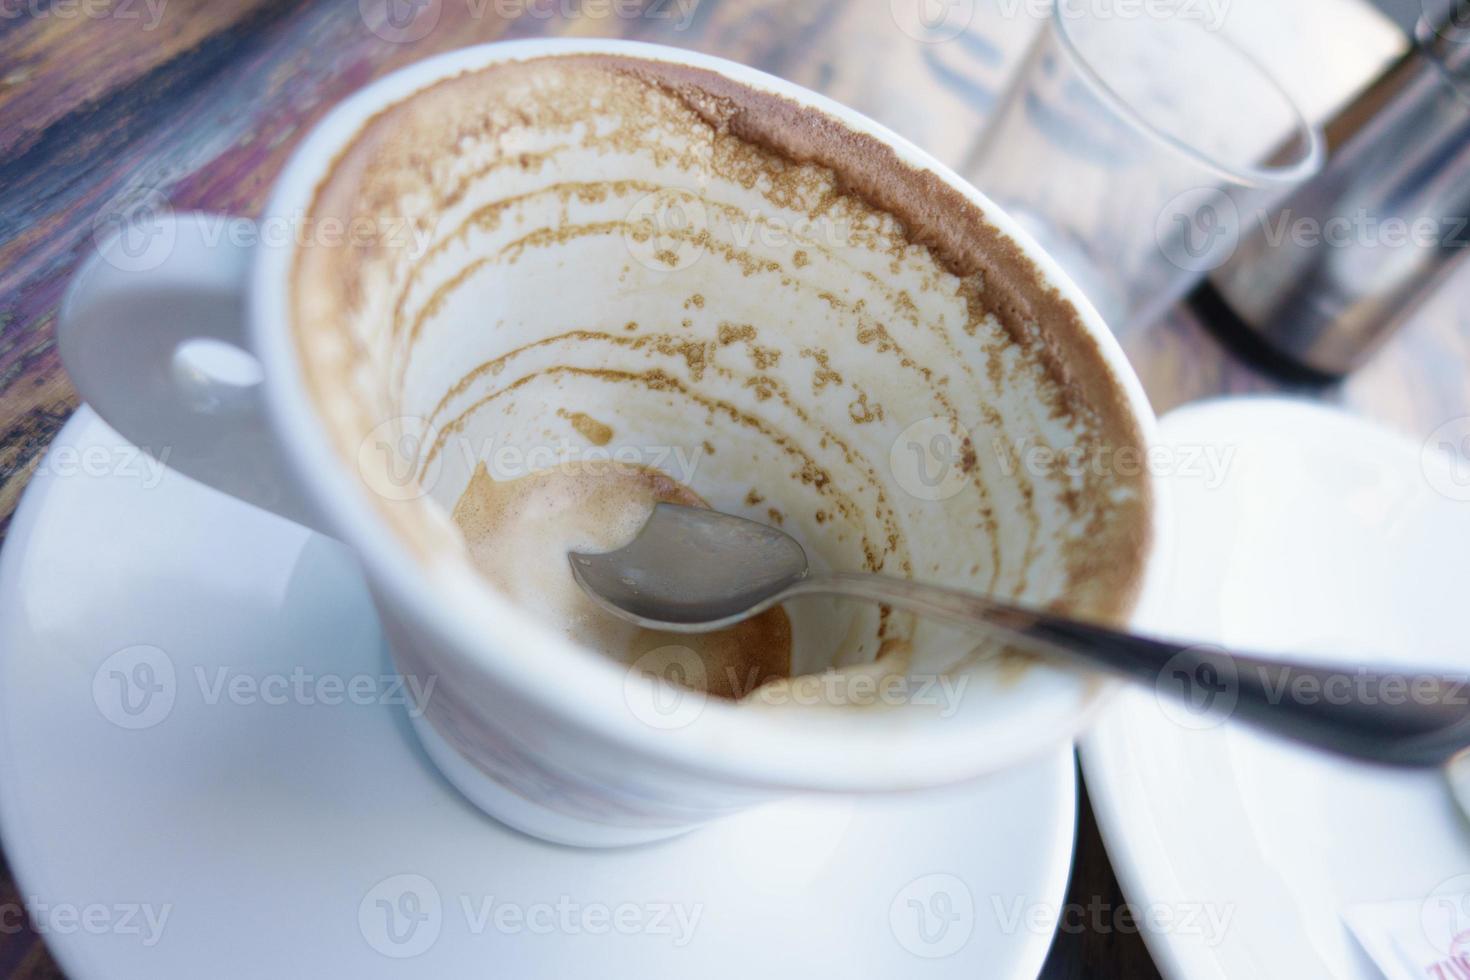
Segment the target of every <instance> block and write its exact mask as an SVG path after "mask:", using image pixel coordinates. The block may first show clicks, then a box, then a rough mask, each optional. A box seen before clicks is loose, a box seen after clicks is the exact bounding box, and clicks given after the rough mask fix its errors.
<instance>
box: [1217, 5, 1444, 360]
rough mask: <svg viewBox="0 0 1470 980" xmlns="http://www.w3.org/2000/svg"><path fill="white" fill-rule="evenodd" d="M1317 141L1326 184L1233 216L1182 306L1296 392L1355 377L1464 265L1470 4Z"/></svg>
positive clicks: (1425, 26) (1428, 29)
mask: <svg viewBox="0 0 1470 980" xmlns="http://www.w3.org/2000/svg"><path fill="white" fill-rule="evenodd" d="M1326 132H1327V140H1328V145H1329V147H1330V154H1329V157H1328V162H1327V165H1326V166H1325V167H1324V168H1323V171H1322V173H1321V174H1319V175H1318V176H1317V177H1315V178H1313V179H1312V180H1311V181H1309V182H1308V183H1306V184H1305V185H1303V186H1302V187H1301V188H1299V189H1297V190H1296V191H1294V192H1293V193H1292V194H1290V195H1289V196H1288V197H1286V198H1285V199H1284V200H1283V201H1281V202H1279V203H1278V204H1277V205H1275V206H1274V207H1273V208H1272V209H1270V210H1269V211H1268V212H1266V213H1264V214H1260V215H1251V216H1243V217H1244V218H1245V220H1243V221H1242V227H1243V231H1242V235H1241V239H1240V242H1239V244H1238V246H1237V248H1236V249H1235V251H1234V253H1233V254H1232V255H1231V257H1230V258H1229V260H1228V261H1226V262H1225V263H1224V264H1223V265H1222V266H1220V267H1219V268H1218V269H1216V270H1215V271H1214V272H1212V273H1211V274H1210V277H1209V279H1208V280H1207V281H1206V282H1205V283H1204V284H1202V285H1201V286H1200V287H1199V289H1198V290H1196V292H1195V294H1194V295H1193V296H1192V297H1191V303H1192V305H1193V306H1194V308H1195V310H1196V311H1197V312H1198V313H1199V314H1200V315H1201V316H1202V317H1203V318H1204V319H1205V321H1206V322H1207V323H1209V324H1210V325H1211V326H1212V327H1214V328H1215V329H1216V331H1217V333H1218V334H1220V335H1221V339H1222V340H1224V341H1225V342H1226V344H1227V345H1228V346H1230V347H1232V348H1233V349H1235V350H1236V352H1237V353H1241V354H1243V355H1244V356H1245V357H1246V358H1247V359H1249V360H1251V361H1253V362H1255V363H1256V364H1257V365H1258V366H1261V367H1263V368H1264V369H1266V370H1268V371H1271V372H1272V373H1275V374H1278V375H1283V376H1286V377H1288V378H1290V379H1291V380H1296V381H1331V380H1334V379H1336V378H1339V377H1341V376H1342V375H1345V374H1347V373H1348V372H1349V371H1351V370H1352V369H1353V368H1355V367H1357V366H1358V365H1359V364H1361V363H1362V362H1363V361H1364V360H1366V359H1367V357H1368V356H1369V355H1370V354H1371V353H1372V352H1373V351H1374V350H1375V349H1376V348H1377V347H1378V345H1380V344H1381V343H1383V341H1385V340H1386V339H1387V338H1388V337H1389V336H1390V335H1391V334H1392V333H1393V331H1394V330H1395V329H1396V328H1397V327H1399V326H1400V325H1402V324H1403V322H1404V321H1405V320H1406V319H1407V318H1408V316H1409V315H1410V314H1411V313H1412V312H1413V310H1414V309H1415V307H1416V306H1417V304H1418V303H1419V302H1420V301H1421V300H1422V299H1423V298H1424V297H1425V296H1427V295H1428V294H1429V293H1431V292H1432V291H1433V288H1434V286H1435V285H1436V284H1438V283H1439V282H1440V281H1442V280H1443V279H1444V277H1445V276H1447V275H1448V274H1449V272H1450V271H1451V270H1452V269H1453V268H1454V267H1455V266H1456V265H1457V264H1458V263H1459V262H1460V261H1461V260H1463V259H1464V257H1465V256H1466V255H1467V254H1470V0H1452V2H1449V3H1447V4H1446V5H1445V7H1444V8H1443V9H1442V10H1441V11H1440V13H1439V16H1437V17H1435V18H1434V19H1433V20H1431V19H1430V18H1429V17H1427V16H1426V17H1425V18H1424V19H1422V20H1421V21H1420V22H1419V27H1418V29H1417V31H1416V36H1415V43H1414V45H1413V47H1412V48H1411V49H1410V51H1409V52H1408V53H1407V54H1405V55H1404V56H1403V57H1402V58H1401V59H1399V60H1398V61H1397V62H1396V63H1395V64H1394V65H1393V66H1392V67H1390V68H1389V69H1388V70H1387V71H1386V72H1384V74H1383V75H1381V76H1380V77H1379V78H1378V79H1377V80H1376V81H1375V82H1374V83H1373V84H1372V85H1370V86H1369V87H1368V88H1367V89H1366V90H1365V91H1364V92H1363V94H1362V95H1361V96H1359V97H1358V98H1357V99H1356V100H1355V101H1354V102H1353V103H1352V104H1351V105H1349V106H1348V107H1347V108H1345V109H1344V110H1342V111H1341V112H1340V113H1339V114H1338V115H1337V116H1336V117H1335V118H1334V119H1333V120H1332V122H1330V123H1329V124H1328V126H1327V129H1326Z"/></svg>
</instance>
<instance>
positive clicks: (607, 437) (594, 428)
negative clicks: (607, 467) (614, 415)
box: [556, 408, 613, 446]
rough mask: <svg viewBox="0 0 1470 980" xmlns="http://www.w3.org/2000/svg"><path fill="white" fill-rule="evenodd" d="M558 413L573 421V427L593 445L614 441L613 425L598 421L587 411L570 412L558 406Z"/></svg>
mask: <svg viewBox="0 0 1470 980" xmlns="http://www.w3.org/2000/svg"><path fill="white" fill-rule="evenodd" d="M556 414H557V415H560V416H561V417H562V418H564V419H566V420H567V421H568V422H570V423H572V428H574V429H576V430H577V431H578V432H580V433H581V434H582V437H583V438H584V439H586V440H587V441H588V442H590V443H592V445H594V446H606V445H607V444H608V443H610V442H612V437H613V429H612V426H610V425H607V424H606V423H603V422H599V421H597V420H596V419H595V418H593V417H592V416H590V415H588V414H587V413H586V412H568V411H567V410H566V409H564V408H558V409H557V410H556Z"/></svg>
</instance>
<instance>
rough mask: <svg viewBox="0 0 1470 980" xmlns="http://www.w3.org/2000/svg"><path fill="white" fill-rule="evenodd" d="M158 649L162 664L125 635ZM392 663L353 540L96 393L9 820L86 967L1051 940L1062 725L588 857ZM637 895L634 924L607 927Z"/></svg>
mask: <svg viewBox="0 0 1470 980" xmlns="http://www.w3.org/2000/svg"><path fill="white" fill-rule="evenodd" d="M89 474H95V475H89ZM155 481H156V483H155ZM140 646H141V647H151V648H156V649H157V650H159V651H161V652H162V654H163V657H164V658H165V659H160V657H159V654H157V653H151V654H132V655H131V656H133V657H134V659H133V660H132V661H127V660H126V657H124V658H118V657H116V656H115V655H116V654H117V652H118V651H120V650H136V649H137V648H139V647H140ZM139 663H148V664H149V665H150V667H153V668H156V669H155V670H154V672H153V673H152V674H151V676H150V675H146V674H138V673H136V672H135V671H136V668H137V666H138V664H139ZM165 664H166V665H167V666H166V667H165V666H164V665H165ZM170 670H171V673H172V679H171V681H167V683H165V682H166V680H167V677H166V675H167V674H168V673H169V671H170ZM391 670H392V668H391V666H390V664H389V660H388V656H387V653H386V650H385V649H384V647H383V642H382V637H381V635H380V633H379V630H378V627H377V626H376V622H375V619H374V617H373V615H372V609H371V606H370V603H369V599H368V596H367V593H366V591H365V589H364V586H363V583H362V579H361V576H360V573H359V572H358V570H357V568H356V566H355V564H354V562H353V560H352V558H351V557H350V555H349V553H348V552H347V550H346V549H345V548H344V547H342V546H340V545H338V544H335V543H334V542H331V541H329V540H327V539H325V538H322V537H320V536H316V535H313V534H310V533H308V532H306V531H304V530H303V529H301V528H300V527H298V526H295V525H292V524H289V523H287V522H285V521H282V520H280V519H278V518H275V517H271V516H269V515H267V514H264V513H262V512H260V511H256V510H253V509H251V508H249V507H245V506H243V505H241V504H239V503H237V502H235V501H233V500H230V499H229V498H227V497H224V496H223V495H221V494H218V493H216V492H214V491H211V490H207V489H204V488H202V487H200V486H199V485H197V484H195V483H193V482H191V481H189V480H187V479H184V478H182V477H179V476H177V475H175V474H172V473H168V472H156V471H155V470H153V469H148V468H147V467H145V466H144V464H143V463H142V462H141V461H140V460H139V459H137V458H136V457H134V456H133V455H132V454H131V450H130V449H129V448H128V447H127V444H126V443H125V442H123V441H122V440H121V439H120V438H119V437H118V436H117V435H116V434H115V433H113V432H112V431H111V430H110V429H108V428H107V427H106V426H105V425H103V424H102V423H101V422H100V421H99V420H98V419H97V418H96V416H95V415H93V414H92V413H91V412H90V410H87V409H85V408H84V409H83V410H82V411H81V412H80V413H78V415H77V417H75V418H74V419H73V420H72V421H71V422H70V423H69V424H68V425H67V427H66V428H65V429H64V430H63V431H62V433H61V435H60V436H59V437H58V438H57V440H56V442H55V444H54V445H53V447H52V449H51V450H50V453H49V455H48V456H47V457H46V459H45V461H43V462H42V464H41V465H40V468H39V471H38V475H37V476H36V477H35V479H34V481H33V483H32V485H31V487H30V489H29V490H28V492H27V494H26V498H25V500H24V501H23V503H22V506H21V508H20V511H19V513H18V514H17V516H16V519H15V521H14V523H13V525H12V527H11V530H10V533H9V537H8V540H7V542H6V545H5V548H4V552H3V555H0V786H3V787H4V792H3V794H0V829H3V835H4V844H5V850H6V854H7V856H8V858H9V860H10V862H11V867H12V869H13V871H14V872H15V874H16V878H17V881H18V882H19V889H20V892H21V895H22V897H23V900H25V901H26V902H27V903H29V904H31V905H32V906H35V908H33V910H32V911H33V917H34V918H36V919H37V921H38V923H39V924H40V926H41V928H42V929H43V932H44V933H45V938H46V940H47V942H48V944H49V945H50V947H51V949H52V951H53V952H54V953H55V955H56V958H57V959H58V961H59V962H60V964H61V966H62V968H63V969H64V970H65V971H66V973H67V975H68V976H70V977H72V978H74V980H96V978H104V977H126V976H147V977H152V978H155V980H165V978H171V977H177V978H190V980H192V978H195V977H201V976H208V977H215V978H221V980H224V978H229V977H262V976H270V977H323V976H351V977H359V978H370V977H390V976H391V977H405V976H429V977H457V976H466V977H470V976H472V977H484V976H487V975H495V976H507V977H574V976H605V977H639V978H644V980H654V978H659V977H670V978H673V977H678V978H686V977H690V976H698V977H711V978H721V977H731V978H734V977H749V976H761V977H768V978H772V980H774V978H781V977H793V978H795V977H812V976H844V977H884V978H886V977H895V976H904V977H956V978H959V977H974V976H977V975H980V974H982V973H983V974H984V975H985V976H988V977H1014V978H1030V977H1034V976H1036V973H1037V971H1038V969H1039V968H1040V966H1041V963H1042V961H1043V960H1044V958H1045V956H1046V951H1047V949H1048V947H1049V946H1050V944H1051V938H1052V933H1053V930H1054V929H1055V924H1056V910H1057V908H1058V906H1059V903H1060V902H1061V901H1062V897H1063V893H1064V890H1065V888H1066V881H1067V871H1068V867H1069V864H1070V860H1071V852H1072V841H1073V833H1074V827H1075V815H1076V776H1075V769H1074V764H1073V761H1072V753H1071V750H1070V749H1069V748H1066V749H1058V750H1056V751H1055V752H1052V753H1050V754H1048V755H1046V756H1045V757H1044V758H1042V759H1040V760H1037V761H1036V762H1034V763H1031V764H1027V765H1025V766H1021V767H1019V768H1016V769H1014V770H1012V771H1010V772H1008V773H1005V774H1001V775H997V776H995V777H993V778H990V779H988V780H986V781H984V782H983V783H980V784H976V785H972V786H970V787H966V788H963V789H956V790H949V791H945V792H943V793H938V794H934V793H931V794H918V795H904V796H901V797H900V796H888V797H867V798H864V799H862V800H861V801H859V800H855V799H852V798H848V797H821V798H804V799H793V800H789V801H786V802H783V803H778V804H772V805H769V806H766V807H761V808H757V809H755V810H752V811H750V812H747V813H744V814H740V815H738V816H735V817H732V818H729V819H727V820H725V821H721V822H718V823H716V824H714V825H712V826H709V827H707V828H704V829H702V830H699V831H697V832H695V833H692V834H689V835H687V836H685V837H682V838H680V839H678V840H676V841H672V842H666V843H662V844H656V845H649V846H645V847H639V848H628V849H623V850H619V851H602V852H593V851H586V850H578V849H570V848H564V847H558V846H556V845H551V844H544V843H540V842H538V841H535V840H532V839H531V838H529V837H524V836H522V835H520V834H517V833H515V832H513V831H510V830H507V829H505V828H504V827H503V826H501V825H500V824H498V823H496V822H494V821H493V820H491V819H489V818H488V817H485V816H484V815H483V814H481V813H480V812H479V811H478V810H476V809H475V808H474V807H472V806H470V805H469V804H468V803H467V802H466V801H465V800H464V799H463V798H462V797H460V796H459V795H458V794H457V793H456V792H455V791H454V789H452V788H451V787H450V786H449V784H448V783H446V782H445V781H444V780H443V779H441V778H440V777H439V776H438V775H437V774H436V773H435V771H434V768H433V766H432V765H430V764H429V762H428V760H427V759H425V757H424V755H423V753H422V751H421V750H420V748H419V746H418V743H417V741H416V740H415V739H414V737H413V735H412V734H411V732H410V728H409V722H408V717H407V711H406V710H405V708H403V707H400V706H396V705H394V704H392V703H391V702H393V701H394V700H396V698H395V696H394V692H393V691H392V690H391V685H385V684H384V683H382V682H379V681H377V680H376V678H377V677H378V676H379V675H380V674H384V673H390V672H391ZM199 671H203V672H204V673H203V679H202V680H201V679H200V675H199V673H198V672H199ZM221 671H223V672H224V673H223V674H221V673H220V672H221ZM297 672H301V674H302V675H303V676H304V678H305V680H303V682H302V684H303V686H304V690H305V691H306V692H307V693H306V695H305V696H301V695H298V694H297V693H295V690H296V687H295V681H294V680H293V677H294V676H295V675H296V674H297ZM118 674H121V676H122V681H123V684H122V686H118V684H117V683H116V682H117V681H118ZM357 677H364V678H372V679H373V680H370V681H368V682H366V683H367V688H365V689H364V692H365V693H366V694H367V695H368V696H367V697H360V696H359V697H356V698H354V697H353V696H352V695H351V694H350V692H351V690H352V688H351V686H350V685H351V683H352V681H353V679H354V678H357ZM236 678H245V680H243V681H238V682H237V681H236V680H235V679H236ZM272 678H284V682H283V683H275V682H272V680H271V679H272ZM331 678H340V679H341V680H342V681H343V688H342V689H341V690H338V691H336V693H335V694H334V693H333V689H332V688H331V687H330V686H322V685H323V684H324V683H326V682H328V681H329V679H331ZM222 679H223V684H225V685H226V686H221V683H222ZM138 681H142V682H145V684H144V685H138V686H129V685H130V684H134V683H135V682H138ZM229 684H236V685H237V690H236V692H235V693H233V694H232V693H231V692H230V691H231V689H230V688H229V687H228V686H227V685H229ZM145 685H146V686H148V687H158V686H160V685H162V686H163V688H164V689H165V690H163V691H159V692H157V693H156V696H155V698H154V699H152V700H149V699H147V698H146V697H144V696H143V691H144V689H145ZM364 692H359V693H360V694H362V693H364ZM124 693H126V694H127V695H128V702H127V705H128V706H127V707H126V708H125V707H124V702H123V701H122V700H121V699H120V695H122V694H124ZM211 699H213V703H210V701H211ZM333 699H336V700H339V701H341V702H344V703H337V704H331V703H328V702H329V701H330V700H333ZM356 701H362V702H366V703H355V702H356ZM130 710H131V713H130ZM436 900H437V903H438V904H437V912H435V911H434V909H435V907H436V906H435V902H436ZM563 900H564V901H563ZM380 902H383V903H386V905H380V904H379V903H380ZM462 902H468V903H469V909H470V911H469V913H466V912H465V910H464V906H463V905H462ZM487 902H491V903H493V904H490V905H488V906H487V904H486V903H487ZM414 903H417V906H416V908H417V910H418V911H419V912H420V913H422V915H424V916H428V918H423V919H420V920H419V921H420V923H421V925H420V927H419V928H418V929H417V930H414V929H410V928H409V921H410V920H409V919H408V918H407V915H406V914H407V913H410V912H413V911H414V909H415V905H414ZM559 903H560V904H562V905H566V906H568V907H569V908H570V911H569V912H567V913H566V914H567V915H568V916H570V917H571V918H570V920H569V921H571V922H572V923H573V927H572V928H567V927H564V926H563V925H561V923H562V922H563V920H562V918H561V915H562V913H561V912H560V911H559ZM625 905H627V906H629V907H630V908H631V909H632V911H630V912H625V913H623V914H624V915H626V916H628V918H627V919H626V920H625V921H626V922H628V923H636V927H635V928H633V929H632V930H630V934H627V935H624V934H620V932H619V931H618V930H617V928H615V927H614V928H609V927H608V925H607V923H606V921H603V920H602V919H600V918H599V917H600V916H603V915H608V916H612V915H616V914H618V909H619V908H620V907H622V906H625ZM502 907H508V908H509V909H510V911H509V912H506V913H500V912H499V911H498V910H499V909H501V908H502ZM89 909H91V910H94V911H91V912H88V911H87V910H89ZM165 909H167V912H166V918H165V919H164V920H163V923H162V930H161V932H160V933H158V934H157V937H156V938H157V941H156V942H153V943H152V944H147V942H146V941H147V940H148V939H149V938H150V937H151V936H152V935H153V933H151V932H150V927H149V925H148V919H147V915H146V912H147V911H148V910H152V912H153V914H154V916H155V920H156V919H157V917H158V916H159V915H162V914H164V910H165ZM659 909H665V910H666V911H665V912H663V913H660V911H659ZM695 909H698V912H697V914H698V920H697V922H696V924H695V926H694V927H693V929H692V931H691V932H688V933H687V934H686V933H681V932H679V931H678V930H679V929H680V928H681V927H680V926H679V918H678V915H679V913H680V910H682V913H683V914H684V916H685V920H684V921H685V922H687V921H688V920H689V917H690V916H691V915H694V914H696V913H695V911H694V910H695ZM69 910H70V911H69ZM130 910H131V911H130ZM487 910H488V916H489V917H488V918H482V916H484V915H486V914H487ZM389 912H392V913H393V914H394V916H399V917H397V918H394V919H392V920H389V919H388V918H386V916H387V914H388V913H389ZM1019 912H1024V913H1026V916H1027V917H1025V918H1022V919H1020V920H1014V919H1013V918H1012V916H1013V915H1015V914H1017V913H1019ZM499 914H503V915H504V916H505V918H504V919H502V920H501V921H502V922H503V923H504V925H503V926H501V927H497V925H496V922H497V919H496V918H495V916H496V915H499ZM85 915H91V916H93V918H92V920H91V921H92V923H93V926H95V929H93V928H84V927H83V926H82V924H81V923H82V922H85V921H88V920H86V919H84V918H83V919H73V918H69V916H85ZM518 915H519V916H521V918H519V919H518V918H516V917H517V916H518ZM658 915H663V918H662V919H661V920H660V921H659V922H658V923H655V922H654V917H655V916H658ZM1031 916H1034V918H1031ZM390 921H391V923H393V924H394V925H393V926H390ZM613 921H614V922H616V920H615V919H614V920H613ZM548 922H552V923H553V924H552V926H551V928H550V929H549V930H548V929H547V923H548ZM518 923H519V924H518ZM599 923H601V925H600V926H599ZM390 928H396V932H393V933H392V934H390V932H389V929H390ZM597 928H601V929H603V930H604V931H603V934H600V935H599V934H593V933H592V930H593V929H597ZM477 930H478V931H477ZM660 930H662V931H660ZM686 935H687V936H688V941H687V942H685V943H683V944H682V945H678V944H677V942H678V941H679V940H680V939H682V938H684V937H685V936H686ZM395 939H396V940H398V941H395ZM408 954H412V955H408Z"/></svg>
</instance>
